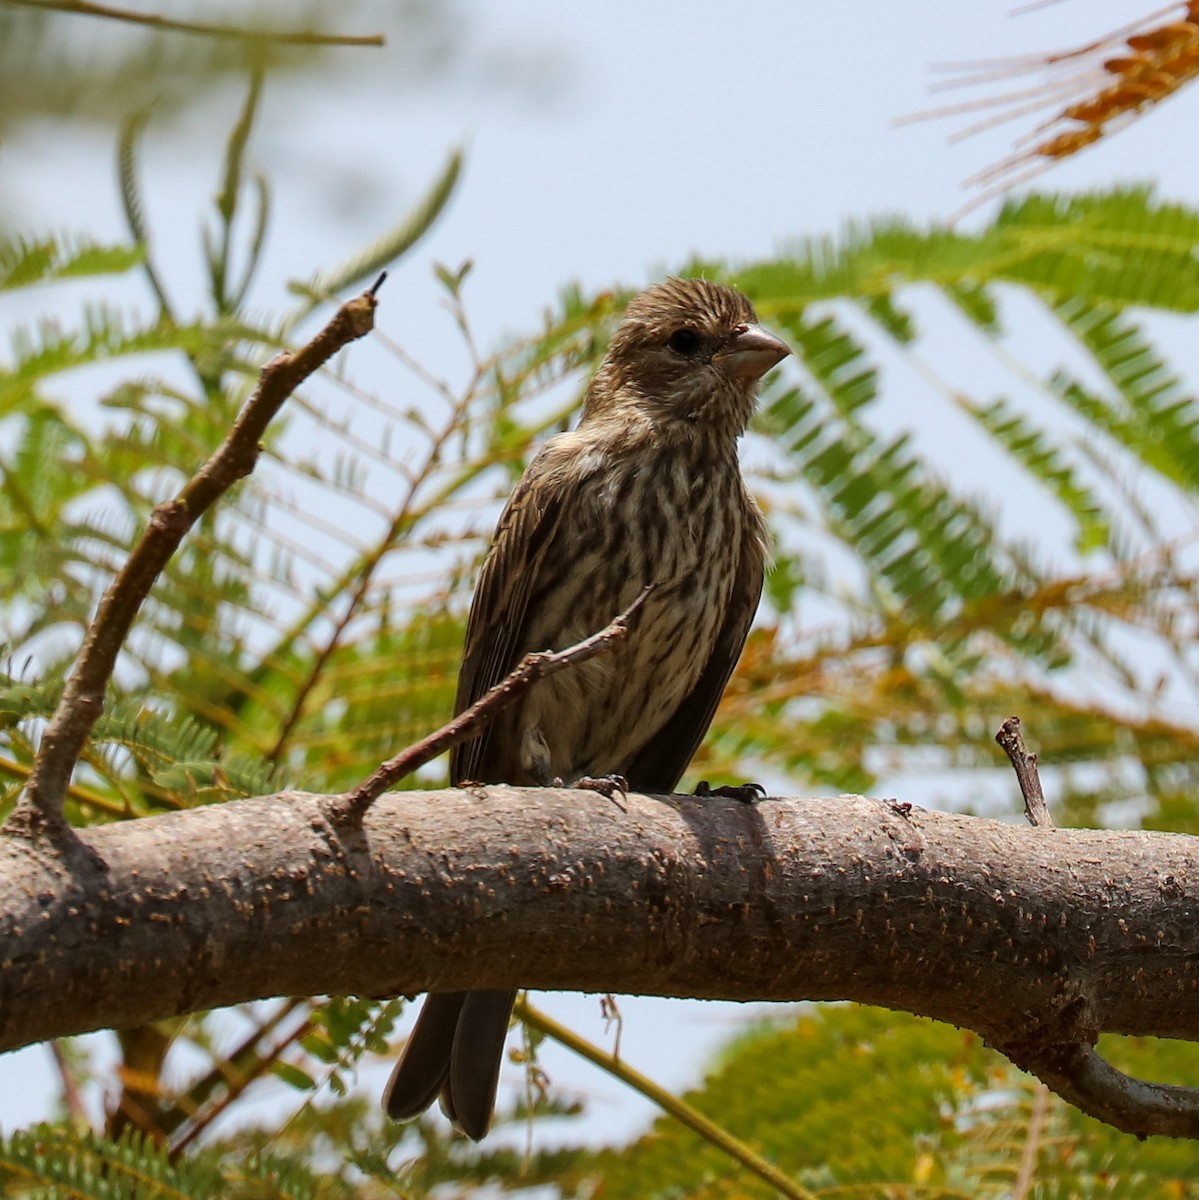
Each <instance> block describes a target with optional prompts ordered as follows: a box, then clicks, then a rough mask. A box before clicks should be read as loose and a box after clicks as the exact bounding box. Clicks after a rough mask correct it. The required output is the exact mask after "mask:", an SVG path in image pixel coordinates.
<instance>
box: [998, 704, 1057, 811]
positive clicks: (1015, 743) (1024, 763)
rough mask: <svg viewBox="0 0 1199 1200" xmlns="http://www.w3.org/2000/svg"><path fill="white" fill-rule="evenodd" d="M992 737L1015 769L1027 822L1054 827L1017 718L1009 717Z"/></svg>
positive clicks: (1035, 759)
mask: <svg viewBox="0 0 1199 1200" xmlns="http://www.w3.org/2000/svg"><path fill="white" fill-rule="evenodd" d="M995 740H996V741H997V742H998V743H999V745H1000V748H1001V749H1002V750H1003V752H1004V754H1006V755H1007V756H1008V758H1009V760H1010V761H1011V764H1012V769H1013V770H1014V771H1015V772H1016V778H1017V780H1019V783H1020V794H1021V795H1022V796H1023V797H1024V815H1025V816H1026V817H1027V818H1028V823H1029V824H1030V825H1032V826H1033V827H1034V828H1036V827H1043V828H1045V829H1053V828H1054V824H1053V818H1052V817H1051V816H1050V815H1049V808H1048V806H1047V805H1046V803H1045V793H1044V791H1043V790H1042V788H1041V776H1040V774H1039V773H1038V771H1037V756H1036V755H1035V754H1029V752H1028V747H1027V746H1025V744H1024V735H1023V734H1022V733H1021V732H1020V718H1019V717H1008V719H1007V720H1006V721H1004V723H1003V724H1002V725H1001V726H1000V727H999V732H998V733H997V734H996V735H995Z"/></svg>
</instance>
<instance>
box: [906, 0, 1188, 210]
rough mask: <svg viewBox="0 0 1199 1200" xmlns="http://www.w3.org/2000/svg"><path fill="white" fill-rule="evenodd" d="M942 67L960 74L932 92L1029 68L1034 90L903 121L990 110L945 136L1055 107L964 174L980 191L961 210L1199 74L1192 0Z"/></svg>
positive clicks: (1108, 131) (1087, 142)
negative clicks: (1083, 36) (1074, 42)
mask: <svg viewBox="0 0 1199 1200" xmlns="http://www.w3.org/2000/svg"><path fill="white" fill-rule="evenodd" d="M941 69H944V70H949V71H953V72H957V73H958V77H957V78H956V79H948V80H944V81H942V82H941V83H940V84H939V85H936V89H937V90H943V89H945V88H949V87H963V86H964V87H976V86H980V85H988V84H994V83H998V82H1005V81H1010V80H1012V79H1014V78H1015V77H1017V76H1020V75H1028V74H1036V75H1040V76H1041V77H1042V79H1041V81H1040V82H1039V83H1038V84H1037V85H1036V86H1033V87H1025V88H1022V89H1020V90H1018V91H1007V92H1004V93H1001V94H998V95H994V96H990V97H985V98H983V99H981V100H976V101H968V102H965V103H962V104H956V105H947V106H944V107H941V108H937V109H932V110H929V111H926V112H921V113H915V114H913V115H912V116H911V117H907V118H904V120H905V121H911V120H921V119H924V118H927V117H934V116H935V117H941V116H956V115H959V114H961V113H964V112H973V111H976V110H978V109H985V108H993V109H995V110H996V111H995V113H994V114H993V115H991V116H990V117H987V118H986V119H984V120H982V121H978V122H976V123H975V124H973V125H971V126H969V127H968V128H967V129H965V130H962V131H961V132H960V133H959V134H957V135H955V137H954V139H953V140H957V139H958V138H960V137H965V136H969V135H971V134H973V133H978V132H981V131H982V130H984V129H989V128H991V127H993V126H994V125H997V124H1000V123H1002V122H1004V121H1008V120H1014V119H1018V118H1020V117H1023V116H1025V115H1027V114H1028V113H1030V112H1033V111H1036V110H1038V109H1043V108H1048V107H1051V106H1054V105H1057V104H1061V105H1062V107H1061V108H1060V109H1059V110H1058V111H1057V112H1056V113H1055V114H1054V115H1053V116H1051V117H1050V118H1049V119H1048V120H1046V121H1043V122H1042V123H1041V124H1040V125H1038V126H1036V127H1035V128H1034V129H1032V130H1031V131H1030V132H1029V133H1028V134H1026V135H1025V136H1023V137H1021V138H1019V139H1017V141H1016V142H1015V143H1014V152H1013V153H1012V154H1010V155H1008V156H1007V157H1006V158H1004V159H1003V160H1002V161H1000V162H998V163H995V164H994V165H992V166H990V167H987V168H985V169H984V170H982V171H979V172H977V173H976V174H974V175H972V176H971V177H970V178H969V179H967V180H966V181H965V186H966V187H981V188H983V189H984V190H983V191H982V192H981V193H980V194H979V195H977V196H976V197H975V198H974V199H973V200H972V201H971V202H970V204H969V205H968V206H967V207H966V209H964V210H963V212H966V211H969V209H971V208H974V207H975V206H977V205H978V204H981V203H982V202H983V201H985V200H988V199H990V198H992V197H993V196H996V195H999V194H1001V193H1002V192H1004V191H1007V190H1008V189H1009V188H1012V187H1014V186H1016V185H1017V184H1020V183H1024V182H1027V181H1028V180H1029V179H1032V178H1034V177H1035V176H1037V175H1040V174H1041V173H1042V172H1044V171H1046V170H1048V169H1049V168H1050V167H1051V166H1053V164H1054V163H1056V162H1059V161H1061V160H1062V159H1064V158H1069V157H1070V156H1071V155H1074V154H1077V153H1079V151H1081V150H1084V149H1085V148H1086V147H1088V146H1092V145H1094V144H1095V143H1096V142H1098V141H1100V140H1101V139H1103V138H1105V137H1110V136H1111V135H1112V134H1113V133H1115V132H1116V131H1117V130H1119V129H1123V128H1126V127H1127V126H1128V125H1129V124H1131V123H1132V122H1133V121H1134V120H1135V119H1136V118H1137V117H1139V116H1142V115H1143V114H1144V113H1145V112H1146V111H1147V110H1148V109H1150V108H1152V107H1153V106H1155V105H1158V104H1160V103H1161V102H1162V101H1163V100H1166V99H1168V98H1169V97H1170V96H1172V95H1174V94H1175V93H1176V92H1178V91H1179V90H1180V89H1181V88H1183V87H1184V86H1186V85H1187V84H1188V83H1190V82H1191V80H1193V79H1194V78H1195V77H1196V75H1199V0H1189V2H1188V3H1185V4H1172V5H1170V6H1169V7H1168V8H1164V9H1160V10H1158V11H1157V12H1154V13H1150V14H1148V15H1146V16H1144V17H1142V18H1140V19H1139V20H1137V21H1135V22H1133V23H1131V24H1129V25H1125V26H1123V27H1122V28H1120V29H1116V30H1113V31H1112V32H1110V33H1108V34H1105V35H1103V36H1102V37H1099V38H1096V39H1094V40H1092V41H1090V42H1088V43H1086V44H1085V45H1083V46H1078V47H1075V48H1073V49H1070V50H1065V51H1060V52H1057V53H1053V54H1043V55H1027V56H1021V57H1019V58H1006V59H995V60H990V61H983V62H971V63H953V64H948V65H945V66H943V67H942V68H941ZM959 215H960V214H959Z"/></svg>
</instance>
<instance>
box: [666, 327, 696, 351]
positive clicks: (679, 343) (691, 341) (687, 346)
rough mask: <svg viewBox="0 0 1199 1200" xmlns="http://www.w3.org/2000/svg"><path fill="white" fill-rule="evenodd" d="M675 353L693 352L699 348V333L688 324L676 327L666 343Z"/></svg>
mask: <svg viewBox="0 0 1199 1200" xmlns="http://www.w3.org/2000/svg"><path fill="white" fill-rule="evenodd" d="M666 344H667V345H668V346H669V347H670V348H671V349H672V350H673V351H674V352H675V353H676V354H694V353H695V352H696V351H697V350H698V349H699V333H698V332H697V331H696V330H694V329H692V328H691V327H690V326H689V325H684V326H683V328H682V329H676V330H675V331H674V333H672V334H671V335H670V338H669V339H668V341H667V343H666Z"/></svg>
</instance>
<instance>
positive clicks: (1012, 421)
mask: <svg viewBox="0 0 1199 1200" xmlns="http://www.w3.org/2000/svg"><path fill="white" fill-rule="evenodd" d="M968 411H969V412H970V413H971V414H972V415H973V416H974V417H976V418H977V419H978V421H979V423H980V424H981V425H982V426H983V428H984V429H986V430H987V432H988V433H989V434H990V435H991V436H992V437H993V438H995V440H996V441H997V442H999V443H1000V445H1002V446H1003V448H1004V449H1005V450H1006V451H1007V452H1008V453H1009V454H1010V455H1011V456H1012V457H1013V458H1014V459H1016V460H1017V461H1018V462H1019V463H1020V465H1021V466H1022V467H1024V469H1025V470H1026V471H1027V472H1028V473H1029V474H1030V475H1031V476H1033V478H1034V479H1037V480H1039V481H1040V482H1041V483H1042V484H1044V486H1045V487H1047V488H1048V489H1049V490H1050V491H1051V492H1052V493H1053V494H1054V495H1055V496H1056V497H1057V498H1058V500H1060V501H1061V502H1062V504H1063V505H1064V506H1065V507H1066V508H1067V509H1068V510H1069V511H1070V513H1071V514H1072V515H1073V516H1074V519H1075V520H1076V521H1077V522H1078V537H1077V539H1076V542H1075V545H1076V546H1077V547H1078V549H1079V551H1081V552H1083V553H1085V552H1087V551H1089V550H1095V549H1098V548H1099V547H1100V546H1103V545H1105V544H1106V542H1107V539H1108V536H1109V534H1110V532H1111V526H1110V523H1109V521H1108V518H1107V514H1106V512H1105V510H1104V507H1103V505H1102V504H1101V503H1100V501H1099V499H1098V497H1096V495H1095V494H1094V493H1093V492H1092V491H1091V490H1090V489H1089V488H1088V487H1087V486H1086V485H1085V484H1084V483H1082V482H1081V481H1080V479H1079V478H1078V474H1077V472H1076V471H1075V470H1074V468H1073V467H1072V466H1071V465H1070V464H1069V462H1067V461H1066V458H1065V456H1064V455H1063V454H1062V451H1061V450H1060V449H1059V447H1058V446H1056V445H1055V444H1054V443H1053V441H1051V440H1050V438H1049V437H1048V436H1047V435H1046V434H1045V433H1044V432H1043V431H1041V430H1039V429H1037V428H1036V426H1035V425H1033V423H1032V422H1031V421H1030V420H1028V418H1027V417H1024V416H1022V415H1021V414H1020V413H1018V412H1016V411H1015V410H1014V409H1013V408H1012V407H1011V406H1010V405H1009V404H1008V403H1007V402H1006V401H1004V400H996V401H995V402H994V403H992V404H989V405H986V406H973V405H970V406H968Z"/></svg>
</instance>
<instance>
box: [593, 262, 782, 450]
mask: <svg viewBox="0 0 1199 1200" xmlns="http://www.w3.org/2000/svg"><path fill="white" fill-rule="evenodd" d="M790 353H791V351H790V349H789V347H788V346H787V345H786V343H785V342H783V341H781V340H780V339H779V338H777V337H775V336H774V334H772V333H769V332H768V331H767V330H765V329H763V328H762V327H761V326H760V325H759V324H758V319H757V316H756V315H755V314H754V310H753V306H752V305H751V304H750V302H749V301H748V300H747V299H746V298H745V297H744V296H743V295H741V293H740V292H736V291H734V290H733V289H732V288H728V287H724V286H722V285H721V284H718V283H709V282H708V281H707V280H704V279H668V280H667V281H666V282H665V283H659V284H656V285H655V286H654V287H651V288H648V289H647V290H646V291H644V292H642V293H641V294H640V295H639V296H636V297H634V299H633V300H632V301H631V302H630V304H629V307H628V308H627V310H626V311H625V316H624V320H623V321H622V322H621V323H620V326H619V328H618V329H617V330H616V333H615V334H614V335H613V337H612V343H611V345H610V346H609V347H608V353H607V355H605V357H604V361H603V363H602V364H601V365H600V369H599V371H598V372H597V373H596V376H595V379H594V380H593V381H592V385H591V388H590V390H589V391H588V394H587V400H586V403H585V404H584V408H583V419H584V420H588V419H592V418H602V417H608V416H615V415H617V414H618V413H620V412H621V411H627V410H628V409H629V408H630V407H632V408H634V409H635V410H636V411H637V412H638V414H640V415H642V416H645V417H647V418H649V420H651V421H652V422H653V424H654V425H655V426H658V427H661V428H667V427H670V426H682V427H687V426H690V427H695V428H697V429H699V430H704V431H710V432H712V433H715V434H717V435H718V436H731V437H732V438H736V437H738V436H739V435H740V434H742V433H744V432H745V427H746V426H747V425H748V424H749V419H750V417H751V416H752V415H753V410H754V404H755V402H756V400H757V394H758V383H759V380H760V379H761V378H762V376H763V375H764V374H765V373H766V372H767V371H769V370H770V368H771V367H773V366H774V365H775V364H776V363H778V362H780V361H781V360H782V359H784V358H785V357H786V356H787V355H788V354H790Z"/></svg>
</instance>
